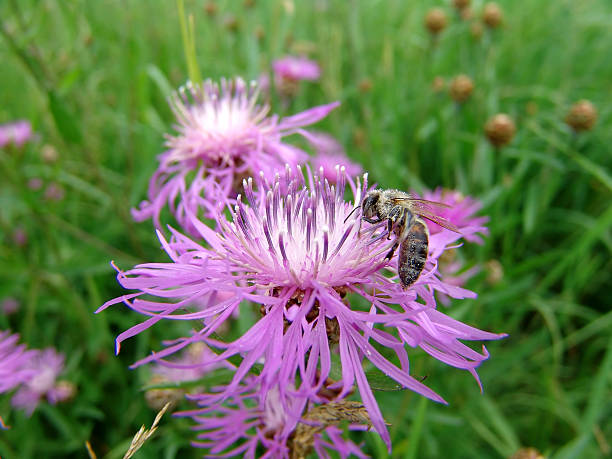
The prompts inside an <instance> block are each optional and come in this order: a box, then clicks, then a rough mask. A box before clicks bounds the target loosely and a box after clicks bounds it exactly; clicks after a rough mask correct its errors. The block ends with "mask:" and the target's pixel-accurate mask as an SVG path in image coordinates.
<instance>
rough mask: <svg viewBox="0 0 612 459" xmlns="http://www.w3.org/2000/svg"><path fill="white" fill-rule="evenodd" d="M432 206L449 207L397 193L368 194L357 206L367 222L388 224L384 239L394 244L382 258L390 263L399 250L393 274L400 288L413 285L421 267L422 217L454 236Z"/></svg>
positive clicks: (425, 234) (424, 250)
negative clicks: (391, 240) (393, 239)
mask: <svg viewBox="0 0 612 459" xmlns="http://www.w3.org/2000/svg"><path fill="white" fill-rule="evenodd" d="M432 207H446V208H448V207H450V206H448V205H446V204H443V203H441V202H434V201H428V200H426V199H420V198H417V197H416V196H413V195H411V194H409V193H405V192H404V191H400V190H372V191H369V192H368V193H367V194H366V195H365V198H364V200H363V202H362V204H361V218H362V219H363V220H365V221H366V222H368V223H380V222H382V221H384V220H387V222H388V236H387V239H390V238H391V234H395V236H396V238H395V243H394V244H393V246H392V247H391V250H390V251H389V253H388V254H387V255H386V258H387V259H388V260H390V259H391V258H393V255H394V254H395V251H396V250H397V248H398V247H399V254H398V258H397V273H398V275H399V278H400V282H401V283H402V286H403V287H404V289H406V288H408V287H410V286H411V285H412V284H414V283H415V282H416V281H417V279H418V278H419V276H420V275H421V272H422V271H423V267H424V266H425V262H426V261H427V255H428V248H429V230H428V229H427V224H426V223H425V221H424V220H423V218H425V219H427V220H430V221H432V222H434V223H437V224H438V225H440V226H443V227H444V228H447V229H449V230H451V231H454V232H456V233H460V231H459V229H458V228H457V227H456V226H455V225H453V224H452V223H450V222H449V221H448V220H446V219H444V218H442V217H440V216H438V215H436V214H435V213H434V211H433V210H432Z"/></svg>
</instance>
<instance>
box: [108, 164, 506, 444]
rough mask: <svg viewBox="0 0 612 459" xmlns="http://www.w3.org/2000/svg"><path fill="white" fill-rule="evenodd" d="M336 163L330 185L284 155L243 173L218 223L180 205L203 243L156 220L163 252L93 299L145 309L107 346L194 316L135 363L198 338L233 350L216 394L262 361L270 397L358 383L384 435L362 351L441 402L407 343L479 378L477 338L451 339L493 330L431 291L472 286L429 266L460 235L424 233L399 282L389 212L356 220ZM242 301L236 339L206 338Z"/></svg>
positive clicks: (224, 352) (462, 293)
mask: <svg viewBox="0 0 612 459" xmlns="http://www.w3.org/2000/svg"><path fill="white" fill-rule="evenodd" d="M337 174H338V177H337V179H336V183H337V185H335V186H332V185H330V184H329V183H328V182H327V181H326V180H324V179H323V178H321V177H319V176H316V175H312V174H311V173H310V172H308V173H307V174H306V175H303V173H302V171H301V170H300V169H299V168H294V167H290V166H287V168H286V171H285V173H284V174H282V175H280V174H279V175H277V176H276V177H275V178H274V180H269V179H267V178H266V177H265V175H264V174H261V175H260V179H259V183H258V186H257V187H256V188H255V187H254V185H253V180H251V179H249V180H248V181H245V182H244V196H245V198H246V202H243V200H242V198H241V197H239V198H238V199H237V200H236V205H235V206H234V208H233V209H232V212H231V217H230V218H229V219H228V218H227V217H226V216H225V214H219V215H218V216H217V227H218V231H213V230H211V229H210V228H208V227H207V226H205V225H204V224H203V223H201V222H200V221H199V220H198V219H197V218H196V217H195V216H193V215H190V218H191V222H192V224H193V226H194V227H195V228H196V229H197V230H198V231H199V232H200V237H201V238H202V239H203V241H204V243H202V244H200V243H197V242H195V241H193V240H191V239H189V238H187V237H186V236H184V235H183V234H181V233H179V232H177V231H175V230H173V229H171V232H172V238H171V239H170V240H169V241H167V240H166V239H165V238H164V237H163V235H162V234H161V233H159V232H158V234H159V237H160V240H161V243H162V246H163V248H164V250H165V251H166V252H167V253H168V255H169V256H170V258H171V260H172V261H171V262H169V263H149V264H143V265H139V266H136V267H135V268H133V269H132V270H129V271H127V272H119V274H118V280H119V283H120V284H121V285H122V286H123V287H124V288H127V289H135V290H137V292H136V293H130V294H127V295H124V296H122V297H119V298H116V299H114V300H111V301H109V302H107V303H105V304H104V305H103V306H102V307H101V308H100V309H99V310H98V311H100V310H102V309H105V308H106V307H108V306H110V305H112V304H116V303H120V302H123V303H125V304H126V305H127V306H128V307H130V308H131V309H133V310H135V311H137V312H139V313H141V314H143V315H145V316H147V317H148V319H147V320H146V321H145V322H143V323H142V324H139V325H136V326H134V327H132V328H130V329H129V330H127V331H125V332H123V333H121V334H120V335H119V336H118V337H117V349H119V345H120V343H121V342H122V341H124V340H125V339H127V338H129V337H131V336H134V335H136V334H138V333H140V332H141V331H143V330H145V329H147V328H149V327H151V326H152V325H154V324H155V323H157V322H159V321H161V320H165V319H172V320H177V319H178V320H189V321H197V322H198V323H199V324H200V325H199V330H197V331H196V332H195V333H194V334H193V335H192V336H189V337H183V338H180V339H178V340H176V341H174V342H172V343H170V344H168V345H167V347H166V349H164V350H162V351H160V352H157V353H154V354H152V355H151V356H149V357H147V358H145V359H143V360H141V361H140V362H138V363H137V364H136V365H141V364H144V363H147V362H151V361H159V360H160V359H164V358H166V357H167V356H168V355H170V354H172V353H173V352H177V351H178V350H180V349H181V348H183V347H185V346H187V345H188V344H190V343H192V342H196V341H202V340H207V343H208V344H209V345H212V346H214V347H216V348H218V349H219V351H220V354H219V356H218V357H217V358H215V359H213V360H211V361H210V362H209V364H214V363H216V362H221V361H224V360H226V359H230V358H234V357H235V356H238V357H240V358H242V359H243V360H242V363H241V364H240V365H239V366H238V368H237V369H236V371H235V373H234V377H233V379H232V381H231V382H230V383H229V384H228V385H227V386H224V387H223V388H222V390H221V392H220V394H219V395H218V397H219V400H222V399H226V398H228V397H231V396H232V395H235V394H236V391H237V390H238V388H239V386H240V382H241V381H242V380H243V379H244V377H245V376H246V375H247V374H248V373H249V372H250V371H252V369H253V367H254V365H256V364H260V363H262V364H263V366H262V367H261V368H260V369H259V370H258V377H257V383H258V384H259V385H260V386H261V391H262V392H263V393H265V392H266V391H268V390H269V389H270V388H271V387H278V388H279V389H278V390H279V391H280V396H281V397H286V396H289V395H291V396H293V397H299V398H302V399H305V400H310V401H312V402H315V403H320V402H322V401H325V400H328V399H327V398H326V397H324V396H322V395H321V391H322V389H324V388H325V389H330V390H337V392H336V393H337V397H338V398H343V397H344V396H346V395H347V394H349V393H351V392H352V391H353V389H354V386H355V385H356V386H357V388H358V390H359V393H360V395H361V398H362V400H363V404H364V406H365V407H366V408H367V410H368V413H369V415H370V417H371V420H372V424H373V426H374V428H375V429H376V431H377V432H378V433H379V434H380V435H381V436H382V438H383V439H384V441H385V442H386V443H387V444H388V445H389V444H390V438H389V434H388V432H387V429H386V426H385V423H384V420H383V416H382V413H381V412H380V409H379V407H378V404H377V403H376V400H375V398H374V394H373V392H372V389H371V387H370V384H369V382H368V379H367V377H366V373H365V371H364V368H363V366H362V361H363V359H367V360H369V361H370V362H371V363H372V364H373V365H374V366H375V367H377V368H379V369H380V370H381V371H382V372H383V373H384V374H386V375H388V376H389V377H390V378H392V379H394V380H395V381H397V383H398V385H399V386H400V387H405V388H408V389H411V390H413V391H415V392H417V393H419V394H421V395H424V396H426V397H428V398H430V399H432V400H436V401H439V402H443V401H444V400H443V399H442V398H441V397H440V396H439V395H438V394H436V393H435V392H434V391H432V390H431V389H430V388H428V387H427V386H425V385H424V384H423V383H422V382H420V381H418V380H417V379H415V378H413V377H412V376H410V374H409V364H408V362H409V359H408V352H407V349H406V346H408V347H420V348H421V349H422V350H424V351H425V352H426V353H429V354H430V355H432V356H434V357H435V358H436V359H438V360H440V361H442V362H444V363H446V364H449V365H451V366H454V367H456V368H460V369H464V370H467V371H469V372H470V373H471V374H472V375H473V376H474V377H475V378H478V376H477V373H476V368H477V367H478V366H479V365H480V364H481V363H482V362H483V361H484V360H486V359H487V358H488V353H487V352H486V350H485V349H484V348H483V351H482V353H479V352H476V351H474V350H473V349H471V348H470V347H468V346H466V345H465V344H463V343H462V342H461V341H463V340H468V341H469V340H491V339H499V338H501V337H503V336H504V335H497V334H492V333H488V332H484V331H481V330H478V329H476V328H472V327H470V326H468V325H465V324H463V323H461V322H458V321H456V320H454V319H452V318H450V317H448V316H446V315H444V314H443V313H441V312H440V311H438V310H437V309H436V302H435V292H436V291H439V292H442V293H445V294H446V295H448V296H450V297H453V298H468V297H470V298H473V297H474V296H475V294H474V293H472V292H470V291H468V290H465V289H462V288H459V287H455V286H452V285H449V284H447V283H445V282H444V281H443V280H442V279H440V278H439V277H438V271H437V259H438V258H439V256H440V255H441V254H442V253H443V252H444V250H446V248H447V247H448V246H449V245H450V244H453V243H455V242H456V241H457V240H458V239H460V238H461V235H460V234H458V233H456V232H453V231H449V230H447V229H445V228H440V229H439V230H437V231H435V232H433V234H431V236H430V238H429V256H428V258H427V262H426V265H425V269H424V271H423V273H422V274H421V276H420V277H419V279H418V281H417V282H416V283H415V284H413V285H412V286H411V287H410V288H409V289H404V288H403V287H402V286H401V285H400V283H399V282H398V276H397V271H396V266H397V259H396V258H395V257H393V259H392V260H388V259H387V258H386V255H387V253H388V252H389V249H390V247H391V245H393V244H394V242H395V241H394V240H393V238H388V237H387V236H389V234H388V233H387V229H386V224H384V223H380V224H377V225H370V224H367V223H364V222H362V220H361V217H360V215H359V212H354V210H355V208H356V207H359V205H360V203H361V200H362V197H363V195H364V190H367V185H366V183H365V181H366V176H364V184H363V186H361V184H360V183H359V181H357V182H354V181H353V180H352V179H351V178H350V177H346V176H345V173H344V170H343V169H341V168H338V169H337ZM347 184H348V185H349V187H350V189H351V190H352V192H353V196H354V197H355V199H354V201H352V202H350V201H346V200H345V197H344V196H345V188H346V185H347ZM459 229H460V231H461V232H463V233H464V234H466V235H469V234H471V232H472V230H471V229H470V228H469V227H459ZM396 256H397V255H396ZM143 295H146V296H145V297H144V298H141V297H142V296H143ZM155 297H157V298H158V299H156V298H155ZM417 298H419V299H420V300H421V301H417ZM245 302H252V303H255V305H256V308H257V309H258V310H259V311H260V313H261V318H260V319H259V320H258V321H257V322H256V323H255V324H253V326H252V327H251V328H250V329H249V330H248V331H247V332H246V333H244V334H243V335H242V336H241V337H240V338H238V339H236V340H235V341H232V342H224V341H221V340H218V339H215V340H214V341H213V340H211V338H210V337H211V336H212V334H213V333H215V332H216V331H217V330H218V329H219V327H220V325H221V324H223V323H224V322H225V321H226V320H227V319H228V318H229V317H231V316H232V315H233V314H235V313H236V312H237V311H239V309H240V308H242V307H245V306H244V304H245ZM387 330H389V331H391V330H394V331H395V332H396V333H397V335H394V334H391V333H390V332H389V331H387ZM460 340H461V341H460ZM375 342H376V343H378V344H379V345H381V346H385V347H387V348H389V350H390V352H391V353H393V354H394V357H393V358H391V357H388V356H387V357H385V356H383V354H381V353H380V351H379V350H378V349H377V348H376V347H375V346H374V343H375ZM332 353H335V354H337V356H338V358H339V359H340V363H341V366H340V368H341V374H342V378H341V380H340V381H332V382H331V385H330V383H329V377H330V371H331V366H332V358H331V354H332ZM298 374H299V377H298ZM325 393H326V394H328V393H329V390H326V391H325ZM299 415H301V412H300V413H299ZM296 416H298V415H294V418H296ZM298 417H299V416H298ZM296 419H297V418H296Z"/></svg>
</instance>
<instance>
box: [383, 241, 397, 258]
mask: <svg viewBox="0 0 612 459" xmlns="http://www.w3.org/2000/svg"><path fill="white" fill-rule="evenodd" d="M399 245H400V243H399V238H397V239H396V240H395V242H394V243H393V247H391V250H389V253H388V254H387V255H386V256H385V259H386V260H390V259H391V258H393V254H394V253H395V251H396V250H397V247H398V246H399Z"/></svg>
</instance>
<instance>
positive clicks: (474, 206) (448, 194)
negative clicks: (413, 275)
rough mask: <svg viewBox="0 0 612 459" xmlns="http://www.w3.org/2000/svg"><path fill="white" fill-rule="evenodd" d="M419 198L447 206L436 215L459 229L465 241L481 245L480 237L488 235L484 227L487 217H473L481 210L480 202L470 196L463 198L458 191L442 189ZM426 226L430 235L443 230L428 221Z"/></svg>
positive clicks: (428, 192) (427, 192) (426, 193)
mask: <svg viewBox="0 0 612 459" xmlns="http://www.w3.org/2000/svg"><path fill="white" fill-rule="evenodd" d="M421 197H422V198H423V199H428V200H430V201H436V202H441V203H443V204H446V205H448V206H449V207H448V208H446V209H440V210H439V211H437V214H438V215H439V216H440V217H442V218H445V219H446V220H448V221H449V222H451V223H452V224H454V225H455V226H457V227H458V228H461V232H462V234H463V237H464V239H465V240H466V241H468V242H475V243H477V244H482V242H483V240H482V237H481V235H487V234H489V230H488V229H487V227H486V226H484V224H485V223H487V222H488V221H489V217H483V216H480V217H479V216H476V215H475V214H476V212H478V211H479V210H480V209H481V208H482V204H481V203H480V201H478V200H476V199H474V198H472V197H470V196H464V195H463V194H461V192H459V191H455V190H445V189H443V188H436V189H435V190H434V191H426V192H425V193H423V195H422V196H421ZM427 226H428V228H429V232H430V233H432V234H434V233H438V232H440V231H442V229H443V228H442V227H441V226H440V225H437V224H436V223H433V222H431V221H429V220H428V221H427Z"/></svg>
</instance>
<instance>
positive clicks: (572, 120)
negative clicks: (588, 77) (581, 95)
mask: <svg viewBox="0 0 612 459" xmlns="http://www.w3.org/2000/svg"><path fill="white" fill-rule="evenodd" d="M596 121H597V109H596V108H595V106H594V105H593V104H592V103H591V102H590V101H588V100H586V99H582V100H579V101H578V102H576V103H575V104H574V105H572V107H571V108H570V110H569V112H567V115H566V116H565V122H566V123H567V125H568V126H569V127H571V128H572V129H573V130H574V131H576V132H580V131H590V130H591V129H592V128H593V126H594V125H595V122H596Z"/></svg>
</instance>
